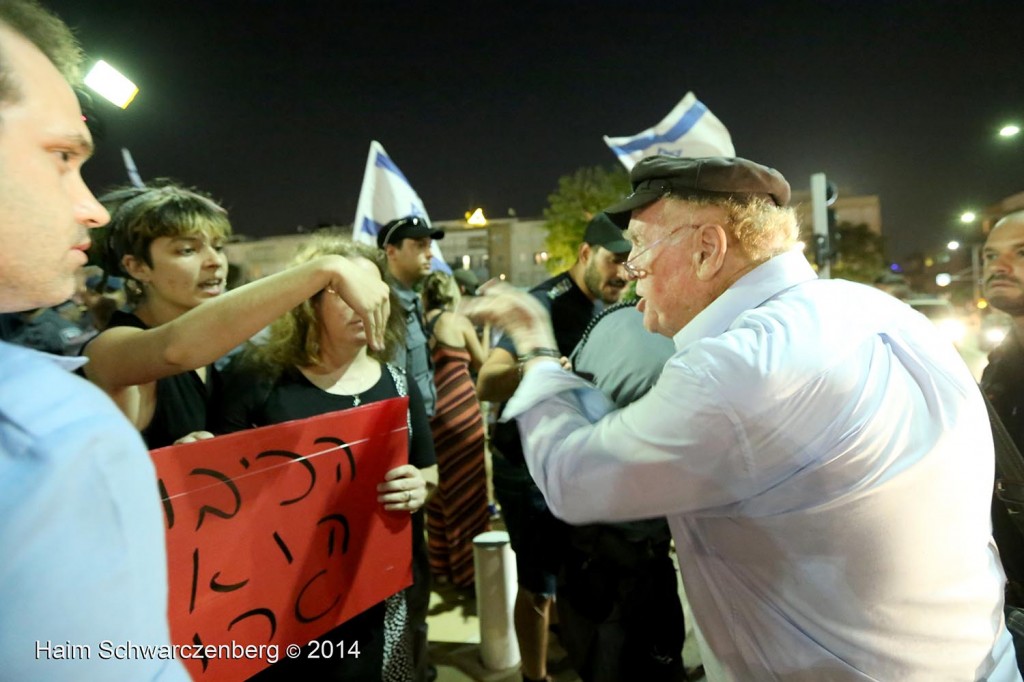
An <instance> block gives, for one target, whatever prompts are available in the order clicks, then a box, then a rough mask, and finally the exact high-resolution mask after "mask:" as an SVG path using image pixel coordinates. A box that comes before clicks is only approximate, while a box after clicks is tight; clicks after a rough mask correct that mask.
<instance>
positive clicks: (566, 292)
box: [492, 271, 598, 467]
mask: <svg viewBox="0 0 1024 682" xmlns="http://www.w3.org/2000/svg"><path fill="white" fill-rule="evenodd" d="M530 293H531V294H533V296H534V297H535V298H536V299H537V300H538V301H540V302H541V304H542V305H543V306H544V307H545V308H546V309H547V311H548V314H549V315H550V316H551V326H552V328H553V329H554V332H555V341H556V342H557V343H558V352H559V353H561V354H562V355H564V356H565V357H569V355H571V354H572V351H573V349H574V348H576V344H577V343H579V341H580V339H581V338H583V332H585V331H586V330H587V326H588V325H589V324H590V320H591V319H592V318H593V317H594V315H595V314H596V313H597V312H598V309H597V306H596V305H595V304H594V302H593V301H591V300H590V299H589V298H587V295H586V294H584V293H583V291H582V290H581V289H580V288H579V287H578V286H576V282H574V281H573V280H572V277H570V276H569V272H568V271H566V272H563V273H562V274H560V275H555V276H554V277H552V278H551V279H548V280H545V281H543V282H541V283H540V284H538V285H537V286H535V287H534V288H532V289H530ZM498 348H502V349H504V350H506V351H508V352H509V353H510V354H512V355H513V356H515V355H516V349H515V345H514V344H513V343H512V339H511V338H510V337H508V336H505V337H502V339H501V341H499V342H498ZM502 409H504V406H502ZM492 444H493V445H494V446H495V447H496V448H497V449H498V451H499V452H500V453H501V454H502V456H504V457H505V459H507V460H508V461H510V462H512V463H514V464H522V465H523V466H524V467H525V464H526V461H525V459H524V457H523V446H522V442H521V441H520V440H519V429H518V427H517V426H516V423H515V422H499V423H498V424H496V425H495V427H494V434H493V438H492Z"/></svg>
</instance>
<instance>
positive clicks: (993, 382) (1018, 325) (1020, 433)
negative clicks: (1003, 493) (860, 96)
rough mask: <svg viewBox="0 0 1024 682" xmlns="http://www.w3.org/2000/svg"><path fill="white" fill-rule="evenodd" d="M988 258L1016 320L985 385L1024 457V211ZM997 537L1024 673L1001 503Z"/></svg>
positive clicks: (1023, 540) (1018, 588) (997, 234)
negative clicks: (1023, 343) (1023, 340)
mask: <svg viewBox="0 0 1024 682" xmlns="http://www.w3.org/2000/svg"><path fill="white" fill-rule="evenodd" d="M982 256H983V261H984V272H983V282H984V286H985V298H986V299H987V300H988V302H989V304H990V305H991V306H992V307H993V308H996V309H997V310H1001V311H1003V312H1004V313H1006V314H1008V315H1009V316H1010V317H1012V318H1013V327H1012V329H1011V330H1010V333H1009V334H1007V335H1006V339H1005V340H1004V341H1003V342H1002V343H1001V344H1000V345H999V347H998V348H996V349H995V350H994V351H992V353H991V355H989V364H988V367H986V368H985V372H984V374H983V375H982V378H981V385H982V388H983V389H984V391H985V395H987V396H988V399H989V401H990V402H991V403H992V406H993V407H994V408H995V411H996V414H998V415H999V419H1000V420H1001V421H1002V422H1003V425H1004V426H1005V427H1006V430H1007V432H1008V433H1009V434H1010V437H1011V438H1012V439H1013V442H1014V444H1015V445H1016V446H1017V449H1018V450H1021V451H1024V346H1022V345H1021V339H1024V211H1017V212H1015V213H1011V214H1010V215H1008V216H1006V217H1004V218H1003V219H1002V220H1000V221H999V222H997V223H996V225H995V227H993V228H992V231H991V232H990V233H989V235H988V239H987V240H986V242H985V248H984V250H983V251H982ZM997 469H998V462H997ZM992 534H993V536H994V537H995V540H996V544H997V545H999V557H1000V559H1001V560H1002V562H1003V569H1004V570H1005V571H1006V578H1007V587H1006V607H1007V609H1006V612H1007V622H1006V625H1007V627H1008V628H1009V630H1010V632H1011V634H1013V639H1014V646H1015V647H1016V649H1017V666H1018V668H1020V669H1021V670H1024V536H1022V535H1021V531H1020V530H1018V529H1017V526H1016V525H1015V524H1014V522H1013V521H1012V520H1011V519H1010V516H1009V514H1008V513H1007V510H1006V507H1005V506H1004V505H1003V503H1002V502H1001V501H1000V500H999V499H998V498H996V497H994V498H993V500H992Z"/></svg>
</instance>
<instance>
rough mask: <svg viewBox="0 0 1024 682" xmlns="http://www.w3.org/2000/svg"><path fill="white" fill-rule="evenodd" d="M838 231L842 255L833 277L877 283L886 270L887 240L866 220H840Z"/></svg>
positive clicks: (834, 264)
mask: <svg viewBox="0 0 1024 682" xmlns="http://www.w3.org/2000/svg"><path fill="white" fill-rule="evenodd" d="M836 232H837V233H838V234H839V243H838V244H837V245H836V247H837V251H838V256H837V257H836V260H835V262H834V263H833V264H832V277H835V278H841V279H848V280H852V281H854V282H863V283H865V284H872V283H874V281H875V279H876V278H877V277H878V276H879V274H881V273H883V272H885V239H884V238H883V237H882V236H881V235H879V234H875V233H874V232H872V231H871V229H870V228H868V226H867V225H865V224H863V223H861V224H857V225H854V224H853V223H839V224H838V225H836Z"/></svg>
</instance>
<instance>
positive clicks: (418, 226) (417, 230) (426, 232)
mask: <svg viewBox="0 0 1024 682" xmlns="http://www.w3.org/2000/svg"><path fill="white" fill-rule="evenodd" d="M421 237H430V238H431V239H444V230H436V229H434V228H433V227H431V226H430V223H429V222H427V219H426V218H421V217H420V216H415V215H409V216H405V217H404V218H396V219H395V220H392V221H391V222H389V223H387V224H386V225H384V227H382V228H380V232H378V233H377V247H378V248H381V249H383V248H384V247H385V246H387V245H388V244H397V243H399V242H401V241H402V240H403V239H420V238H421Z"/></svg>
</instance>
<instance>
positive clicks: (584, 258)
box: [576, 242, 594, 265]
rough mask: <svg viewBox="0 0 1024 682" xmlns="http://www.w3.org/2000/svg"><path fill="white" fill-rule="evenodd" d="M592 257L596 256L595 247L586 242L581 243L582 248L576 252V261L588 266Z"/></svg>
mask: <svg viewBox="0 0 1024 682" xmlns="http://www.w3.org/2000/svg"><path fill="white" fill-rule="evenodd" d="M592 255H594V247H592V246H591V245H590V244H588V243H586V242H581V243H580V248H579V250H578V251H577V252H576V259H577V260H578V261H579V262H580V263H583V264H584V265H586V264H587V263H589V262H590V257H591V256H592Z"/></svg>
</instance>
